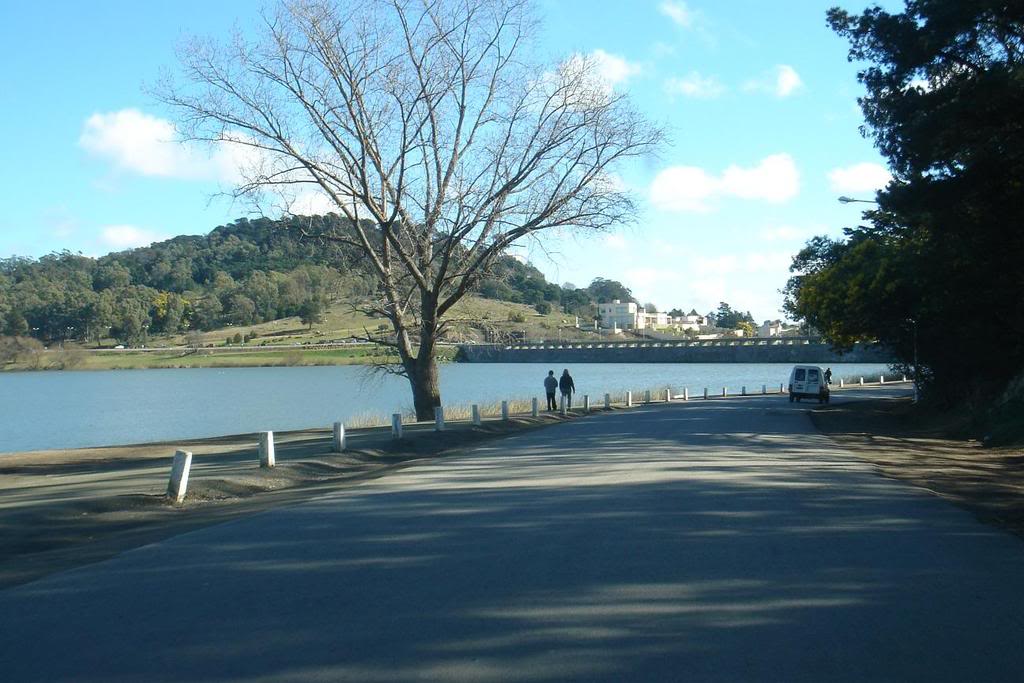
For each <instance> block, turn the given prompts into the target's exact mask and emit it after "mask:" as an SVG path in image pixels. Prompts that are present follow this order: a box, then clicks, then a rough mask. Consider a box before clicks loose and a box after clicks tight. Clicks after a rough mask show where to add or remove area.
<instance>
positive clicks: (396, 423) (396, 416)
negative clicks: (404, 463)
mask: <svg viewBox="0 0 1024 683" xmlns="http://www.w3.org/2000/svg"><path fill="white" fill-rule="evenodd" d="M391 438H392V439H401V438H402V414H401V413H392V414H391Z"/></svg>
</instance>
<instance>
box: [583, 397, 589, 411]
mask: <svg viewBox="0 0 1024 683" xmlns="http://www.w3.org/2000/svg"><path fill="white" fill-rule="evenodd" d="M583 412H584V413H589V412H590V394H583Z"/></svg>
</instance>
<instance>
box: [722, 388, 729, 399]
mask: <svg viewBox="0 0 1024 683" xmlns="http://www.w3.org/2000/svg"><path fill="white" fill-rule="evenodd" d="M728 396H729V388H728V387H722V398H727V397H728Z"/></svg>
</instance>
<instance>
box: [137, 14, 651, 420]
mask: <svg viewBox="0 0 1024 683" xmlns="http://www.w3.org/2000/svg"><path fill="white" fill-rule="evenodd" d="M531 11H532V10H531V6H530V4H529V2H527V1H525V0H351V1H349V2H330V1H328V0H299V1H295V2H286V3H284V4H283V5H281V6H280V7H279V8H278V9H277V10H276V12H275V13H274V14H268V15H265V16H264V23H263V30H262V33H261V35H260V36H259V37H258V38H257V39H256V40H255V41H251V40H249V39H247V38H245V37H243V36H241V35H238V36H235V37H234V39H233V40H232V41H230V42H229V43H227V44H217V43H215V42H211V41H200V40H194V41H191V42H190V43H188V44H187V45H185V46H184V47H183V49H182V50H181V55H180V57H181V61H182V65H183V70H182V76H183V78H179V79H177V81H175V79H173V78H165V79H164V80H163V81H162V82H161V85H160V86H159V87H158V88H157V90H156V92H157V95H158V96H159V97H160V98H161V99H162V100H163V101H164V102H165V103H167V104H169V105H171V107H172V108H173V109H174V110H176V113H177V114H178V119H179V123H180V129H181V131H182V133H183V135H184V136H185V137H186V138H187V139H190V140H202V141H208V142H212V143H230V145H231V146H232V147H234V148H236V149H241V150H245V151H246V154H243V155H238V156H239V157H240V158H242V159H244V160H245V162H246V163H245V166H244V180H243V181H242V182H240V183H239V185H238V187H237V188H236V189H235V190H234V194H235V195H236V196H237V197H242V196H249V197H251V196H263V195H265V194H266V193H267V191H273V192H275V193H277V196H284V197H286V198H290V199H295V198H297V197H299V196H300V195H301V194H302V193H303V192H308V191H309V190H310V189H314V190H315V191H316V192H317V193H319V195H320V196H321V197H325V198H327V199H329V200H330V204H331V206H332V210H334V211H335V212H336V213H339V214H342V215H343V216H345V217H346V218H347V219H348V221H344V222H343V224H344V225H345V226H346V227H344V228H343V229H332V230H331V231H321V232H316V231H312V232H315V234H317V236H319V237H321V238H323V239H329V240H336V241H339V242H344V243H347V244H349V245H352V246H353V247H355V248H356V249H357V250H359V252H360V253H362V254H363V255H364V256H365V266H366V267H367V268H368V271H369V272H370V273H372V275H373V277H374V278H375V279H376V281H377V287H376V291H377V293H378V295H379V300H378V301H376V303H375V304H374V305H373V306H372V307H371V308H373V309H375V310H376V312H377V313H378V314H380V315H383V316H384V317H385V318H387V320H388V321H389V322H390V328H391V330H393V334H388V335H386V336H376V335H375V336H376V338H375V340H376V341H378V342H380V343H382V344H385V345H387V346H388V347H390V348H391V349H393V352H394V353H395V355H396V356H397V360H398V363H399V366H400V367H398V371H399V372H400V373H401V374H403V375H405V376H406V377H408V379H409V382H410V384H411V386H412V393H413V400H414V405H415V408H416V414H417V417H418V418H419V419H430V418H432V417H433V408H434V406H436V405H440V391H439V386H438V373H437V364H436V361H435V351H436V345H437V343H438V340H439V338H440V337H441V336H442V335H443V334H444V331H445V328H446V324H447V320H448V318H449V312H450V311H451V309H452V307H453V306H454V305H455V304H456V303H457V302H458V301H459V300H460V299H461V298H462V297H463V296H464V295H465V294H466V293H467V292H468V291H470V290H471V289H472V288H473V287H474V286H475V285H476V284H477V283H478V282H479V281H480V279H481V278H482V277H483V276H484V275H485V274H486V273H487V271H488V268H489V267H490V266H491V265H492V264H493V263H494V262H495V260H496V259H497V258H499V257H500V256H501V255H502V254H504V253H505V251H506V250H507V248H508V247H509V246H510V245H511V244H513V243H514V242H516V241H517V240H523V239H530V238H534V237H535V236H536V235H537V233H539V232H541V231H544V230H549V229H556V228H573V229H588V230H600V229H602V228H606V227H609V226H612V225H616V224H619V223H623V222H628V221H630V220H632V219H633V215H634V206H633V203H632V201H631V199H630V197H629V195H628V194H627V193H626V192H625V191H624V189H623V187H622V185H621V183H619V182H617V180H616V176H615V175H614V174H613V173H612V169H613V168H614V167H615V165H616V164H617V163H619V162H622V161H623V160H626V159H629V158H632V157H637V156H640V155H644V154H648V153H650V152H652V151H653V149H654V147H655V146H656V145H657V144H658V143H659V142H660V141H661V139H662V137H663V135H662V131H661V130H660V129H658V128H657V127H656V126H653V125H651V124H649V123H648V122H647V121H646V120H645V119H644V117H642V116H641V115H640V114H638V113H637V112H636V111H635V110H634V109H633V108H632V107H631V106H630V104H629V102H628V100H627V99H626V97H625V96H624V95H622V94H618V93H615V92H613V91H612V90H611V89H610V88H609V87H608V86H607V84H606V82H605V81H603V80H602V79H601V78H600V76H599V73H598V65H597V64H596V63H594V62H593V61H592V60H590V59H588V58H586V57H582V56H579V55H576V56H573V57H570V58H569V59H567V60H566V61H565V62H563V63H561V64H558V65H553V66H548V67H545V66H543V65H541V64H538V63H537V62H536V61H535V60H534V59H533V55H534V54H536V51H534V50H532V48H531V41H530V40H529V37H530V36H531V35H532V33H533V32H534V25H533V20H532V18H531V17H532V14H531ZM310 225H311V226H312V221H311V222H310Z"/></svg>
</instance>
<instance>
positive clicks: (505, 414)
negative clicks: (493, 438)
mask: <svg viewBox="0 0 1024 683" xmlns="http://www.w3.org/2000/svg"><path fill="white" fill-rule="evenodd" d="M501 419H502V420H504V421H505V422H508V401H502V402H501Z"/></svg>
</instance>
